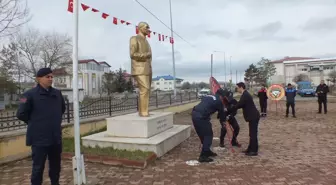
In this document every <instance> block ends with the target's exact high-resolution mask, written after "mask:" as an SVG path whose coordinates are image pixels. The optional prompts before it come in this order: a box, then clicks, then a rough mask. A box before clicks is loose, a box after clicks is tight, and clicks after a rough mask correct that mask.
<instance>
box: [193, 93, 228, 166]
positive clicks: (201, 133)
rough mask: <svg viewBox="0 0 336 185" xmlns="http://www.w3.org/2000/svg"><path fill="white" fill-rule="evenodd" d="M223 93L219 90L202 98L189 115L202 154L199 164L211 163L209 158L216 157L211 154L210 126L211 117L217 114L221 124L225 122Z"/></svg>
mask: <svg viewBox="0 0 336 185" xmlns="http://www.w3.org/2000/svg"><path fill="white" fill-rule="evenodd" d="M225 95H226V94H225V91H224V90H223V89H219V90H218V91H217V92H216V94H215V95H206V96H204V97H202V100H201V102H200V103H199V104H198V105H196V106H195V107H194V108H193V111H192V113H191V115H192V122H193V125H194V127H195V130H196V133H197V135H198V137H199V138H200V140H201V143H202V152H201V154H200V156H199V159H198V161H199V162H212V161H213V159H211V158H210V157H215V156H217V154H216V153H214V152H212V151H211V149H210V147H211V145H212V139H213V131H212V126H211V122H210V120H211V115H212V114H214V113H215V112H218V117H219V119H220V123H221V124H225V122H226V113H225V112H224V97H225Z"/></svg>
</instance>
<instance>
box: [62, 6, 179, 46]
mask: <svg viewBox="0 0 336 185" xmlns="http://www.w3.org/2000/svg"><path fill="white" fill-rule="evenodd" d="M81 8H82V10H83V11H84V12H87V11H91V12H93V13H100V14H101V18H102V19H105V20H111V22H112V23H113V24H114V25H120V24H122V25H126V26H130V25H132V26H133V24H132V23H130V22H128V21H126V20H123V19H120V18H117V17H113V16H111V15H110V14H108V13H105V12H100V11H99V10H98V9H96V8H93V7H90V6H89V5H86V4H83V3H81ZM68 12H70V13H73V0H69V2H68ZM134 27H135V33H136V34H138V33H139V29H138V26H134ZM154 36H155V37H157V38H158V41H160V42H165V41H168V36H167V35H164V34H162V33H158V32H155V31H151V33H150V34H148V38H154ZM169 42H170V43H171V44H174V38H172V37H169Z"/></svg>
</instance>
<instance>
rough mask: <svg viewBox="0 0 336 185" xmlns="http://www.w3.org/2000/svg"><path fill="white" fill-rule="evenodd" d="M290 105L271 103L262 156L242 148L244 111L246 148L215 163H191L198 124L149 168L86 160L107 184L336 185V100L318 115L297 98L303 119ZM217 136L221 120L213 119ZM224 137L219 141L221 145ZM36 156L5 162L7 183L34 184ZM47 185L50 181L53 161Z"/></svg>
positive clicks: (181, 117)
mask: <svg viewBox="0 0 336 185" xmlns="http://www.w3.org/2000/svg"><path fill="white" fill-rule="evenodd" d="M284 109H285V107H284V105H282V107H278V111H279V112H278V114H277V115H276V113H275V105H271V104H270V105H269V110H270V112H269V114H268V117H267V118H263V119H261V121H260V126H259V143H260V147H259V148H260V155H259V156H257V157H247V156H245V155H243V154H242V153H241V152H240V151H242V150H243V149H245V147H246V146H247V144H248V126H247V123H246V122H245V121H244V120H243V118H242V116H241V113H238V114H239V115H238V116H237V119H238V121H239V124H240V126H241V133H240V135H239V137H238V139H239V141H240V142H241V143H242V144H243V147H242V148H240V149H235V151H236V152H234V153H232V152H231V150H229V149H227V150H216V151H217V153H218V154H219V156H218V157H216V158H215V162H214V163H211V164H199V165H195V166H190V165H188V164H186V162H187V161H190V160H196V159H197V157H198V155H199V152H200V144H199V139H198V137H197V135H196V134H195V131H194V129H193V128H192V131H191V137H190V138H189V139H187V140H186V141H185V142H183V143H181V144H180V145H179V146H177V147H176V148H174V149H173V150H171V151H170V152H168V153H167V154H165V155H164V156H163V157H161V158H160V159H158V160H157V161H156V162H155V163H154V164H153V165H150V166H148V167H147V168H146V169H130V168H118V167H112V166H108V165H99V164H92V163H86V164H85V165H86V172H87V176H88V178H95V179H98V182H97V184H101V185H103V184H104V185H109V184H111V185H124V184H125V185H126V184H127V185H128V184H131V185H133V184H134V185H137V184H139V185H140V184H141V185H146V184H150V185H154V184H155V185H162V184H165V185H174V184H176V185H296V184H300V185H317V184H319V185H334V184H336V175H335V172H336V104H335V103H329V112H328V114H327V115H325V114H317V113H316V112H317V102H316V101H302V102H297V105H296V110H297V118H292V117H289V118H285V117H284V111H285V110H284ZM190 117H191V115H190V111H189V112H184V113H181V114H177V115H175V118H174V121H175V124H183V125H191V124H192V123H191V119H190ZM212 123H213V130H214V136H215V137H216V138H217V137H219V133H220V125H219V123H218V121H217V120H216V119H215V117H214V118H213V122H212ZM218 142H219V141H218V139H214V141H213V146H214V147H215V148H214V150H215V149H217V146H218V144H219V143H218ZM71 169H72V168H71V162H70V161H63V162H62V174H61V184H64V185H68V184H69V183H71V181H72V180H73V177H72V171H71ZM30 173H31V160H30V159H26V160H22V161H17V162H15V163H10V164H6V165H3V166H0V184H1V185H12V184H14V185H15V184H18V185H25V184H27V185H28V184H30V183H29V181H30V180H29V178H30ZM44 181H45V184H46V185H48V184H50V183H49V179H48V165H46V169H45V176H44Z"/></svg>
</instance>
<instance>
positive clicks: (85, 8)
mask: <svg viewBox="0 0 336 185" xmlns="http://www.w3.org/2000/svg"><path fill="white" fill-rule="evenodd" d="M81 5H82V9H83V10H84V11H86V10H87V9H89V8H90V7H89V6H88V5H85V4H83V3H82V4H81Z"/></svg>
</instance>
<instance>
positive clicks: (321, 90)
mask: <svg viewBox="0 0 336 185" xmlns="http://www.w3.org/2000/svg"><path fill="white" fill-rule="evenodd" d="M328 92H329V87H328V86H327V85H326V84H325V83H324V80H321V83H320V85H318V86H317V88H316V94H317V98H318V99H317V102H318V106H319V108H318V109H319V110H318V113H319V114H321V112H322V103H323V108H324V114H327V93H328Z"/></svg>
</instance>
